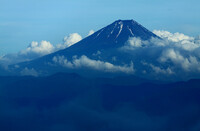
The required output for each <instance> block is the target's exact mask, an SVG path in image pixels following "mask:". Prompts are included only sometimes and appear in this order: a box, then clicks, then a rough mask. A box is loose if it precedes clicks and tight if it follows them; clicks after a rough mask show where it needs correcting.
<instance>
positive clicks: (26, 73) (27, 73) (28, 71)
mask: <svg viewBox="0 0 200 131" xmlns="http://www.w3.org/2000/svg"><path fill="white" fill-rule="evenodd" d="M20 73H21V75H22V76H38V72H37V71H36V70H35V69H33V68H31V69H29V68H27V67H26V68H24V69H23V70H22V71H21V72H20Z"/></svg>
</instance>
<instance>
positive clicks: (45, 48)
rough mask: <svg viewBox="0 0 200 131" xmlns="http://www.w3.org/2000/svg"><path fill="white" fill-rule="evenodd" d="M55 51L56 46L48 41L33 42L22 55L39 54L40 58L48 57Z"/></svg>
mask: <svg viewBox="0 0 200 131" xmlns="http://www.w3.org/2000/svg"><path fill="white" fill-rule="evenodd" d="M53 51H54V46H53V45H52V44H51V43H50V42H48V41H41V42H40V43H38V42H35V41H33V42H31V44H30V45H29V46H28V47H27V48H26V49H25V50H22V51H21V52H20V53H21V54H30V53H34V54H38V55H39V56H42V55H46V54H49V53H52V52H53Z"/></svg>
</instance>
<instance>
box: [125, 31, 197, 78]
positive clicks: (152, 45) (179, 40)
mask: <svg viewBox="0 0 200 131" xmlns="http://www.w3.org/2000/svg"><path fill="white" fill-rule="evenodd" d="M153 32H154V33H155V34H156V35H158V36H159V37H160V38H161V39H160V38H151V39H150V40H146V41H143V40H141V39H140V38H137V37H133V38H130V39H129V40H128V41H127V43H126V44H125V45H124V46H123V47H121V50H122V51H129V52H134V53H137V52H140V53H144V52H145V54H148V56H146V57H143V56H142V54H141V57H140V59H141V63H142V64H143V65H145V66H148V67H151V69H152V71H154V72H155V73H161V74H171V75H173V74H175V73H176V71H180V70H181V71H183V72H188V73H189V72H191V73H198V72H200V68H199V67H200V53H199V52H200V37H199V36H197V37H190V36H187V35H184V34H182V33H170V32H168V31H160V30H154V31H153ZM144 61H145V64H144ZM147 61H149V62H147ZM155 64H156V66H155Z"/></svg>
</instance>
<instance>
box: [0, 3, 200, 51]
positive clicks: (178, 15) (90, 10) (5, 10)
mask: <svg viewBox="0 0 200 131" xmlns="http://www.w3.org/2000/svg"><path fill="white" fill-rule="evenodd" d="M199 5H200V1H199V0H176V1H175V0H167V1H164V0H163V1H162V0H121V1H120V0H84V1H81V0H0V55H3V54H6V53H13V52H17V51H19V50H21V49H24V48H26V47H27V45H28V44H29V43H31V42H32V41H38V42H40V41H41V40H46V41H50V42H51V43H52V44H54V45H55V44H58V43H61V42H62V40H63V38H64V36H66V35H68V34H70V33H74V32H77V33H79V34H81V35H82V36H83V37H84V36H86V35H87V34H88V32H89V30H91V29H93V30H95V31H97V30H98V29H100V28H102V27H104V26H106V25H108V24H110V23H112V22H113V21H115V20H117V19H134V20H136V21H137V22H139V23H140V24H142V25H143V26H145V27H146V28H148V29H150V30H153V29H159V30H167V31H170V32H181V33H184V34H187V35H191V36H196V35H199V34H200V13H199V12H200V8H199Z"/></svg>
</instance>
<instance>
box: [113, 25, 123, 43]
mask: <svg viewBox="0 0 200 131" xmlns="http://www.w3.org/2000/svg"><path fill="white" fill-rule="evenodd" d="M122 29H123V23H122V22H120V30H119V33H118V34H117V36H116V38H115V39H117V38H118V36H119V35H120V33H121V32H122Z"/></svg>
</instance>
